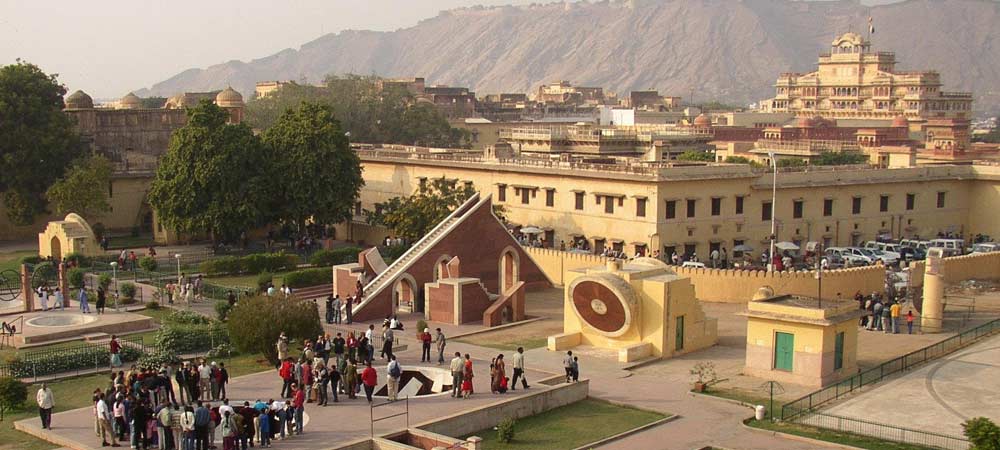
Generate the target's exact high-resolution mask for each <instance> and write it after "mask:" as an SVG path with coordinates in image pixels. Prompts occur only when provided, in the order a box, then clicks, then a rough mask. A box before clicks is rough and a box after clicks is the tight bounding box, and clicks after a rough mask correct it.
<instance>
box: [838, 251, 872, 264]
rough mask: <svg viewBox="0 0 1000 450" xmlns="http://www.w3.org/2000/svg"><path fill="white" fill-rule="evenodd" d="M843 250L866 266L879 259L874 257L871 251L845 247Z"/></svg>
mask: <svg viewBox="0 0 1000 450" xmlns="http://www.w3.org/2000/svg"><path fill="white" fill-rule="evenodd" d="M845 250H847V252H848V253H849V254H851V255H854V256H856V257H858V258H861V259H863V260H864V261H865V262H866V263H867V264H875V261H876V260H878V259H879V257H877V256H875V254H874V253H872V251H871V250H868V249H866V248H861V247H847V248H845Z"/></svg>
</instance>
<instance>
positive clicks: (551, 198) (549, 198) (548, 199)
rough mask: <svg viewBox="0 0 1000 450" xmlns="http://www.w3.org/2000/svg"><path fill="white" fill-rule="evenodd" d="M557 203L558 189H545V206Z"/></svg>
mask: <svg viewBox="0 0 1000 450" xmlns="http://www.w3.org/2000/svg"><path fill="white" fill-rule="evenodd" d="M555 205H556V191H555V190H554V189H546V190H545V206H548V207H550V208H551V207H553V206H555Z"/></svg>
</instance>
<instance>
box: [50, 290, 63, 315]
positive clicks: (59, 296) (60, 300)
mask: <svg viewBox="0 0 1000 450" xmlns="http://www.w3.org/2000/svg"><path fill="white" fill-rule="evenodd" d="M65 301H66V297H64V296H63V293H62V291H61V290H59V288H58V287H57V288H56V302H55V304H54V305H52V309H59V310H60V311H65V310H66V305H64V304H63V303H64V302H65Z"/></svg>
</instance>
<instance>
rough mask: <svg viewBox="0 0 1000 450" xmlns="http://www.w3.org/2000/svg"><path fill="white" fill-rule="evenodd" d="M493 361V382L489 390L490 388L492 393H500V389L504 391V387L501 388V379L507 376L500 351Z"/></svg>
mask: <svg viewBox="0 0 1000 450" xmlns="http://www.w3.org/2000/svg"><path fill="white" fill-rule="evenodd" d="M493 361H494V363H493V382H492V383H491V384H490V390H492V391H493V393H494V394H500V393H502V392H501V389H502V390H503V391H506V389H504V388H503V384H504V382H503V379H504V377H506V376H507V371H506V367H505V365H504V363H503V354H502V353H501V354H500V355H497V357H496V359H494V360H493Z"/></svg>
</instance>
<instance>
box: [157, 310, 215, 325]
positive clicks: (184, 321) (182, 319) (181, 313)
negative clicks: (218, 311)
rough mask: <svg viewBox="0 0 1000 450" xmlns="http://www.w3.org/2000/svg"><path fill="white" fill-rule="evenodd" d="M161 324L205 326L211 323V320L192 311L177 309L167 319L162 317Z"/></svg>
mask: <svg viewBox="0 0 1000 450" xmlns="http://www.w3.org/2000/svg"><path fill="white" fill-rule="evenodd" d="M163 323H165V324H177V325H207V324H209V323H211V319H209V318H208V317H205V316H203V315H201V314H198V313H196V312H194V311H187V310H180V309H178V310H174V312H172V313H170V315H168V316H167V317H164V318H163Z"/></svg>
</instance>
